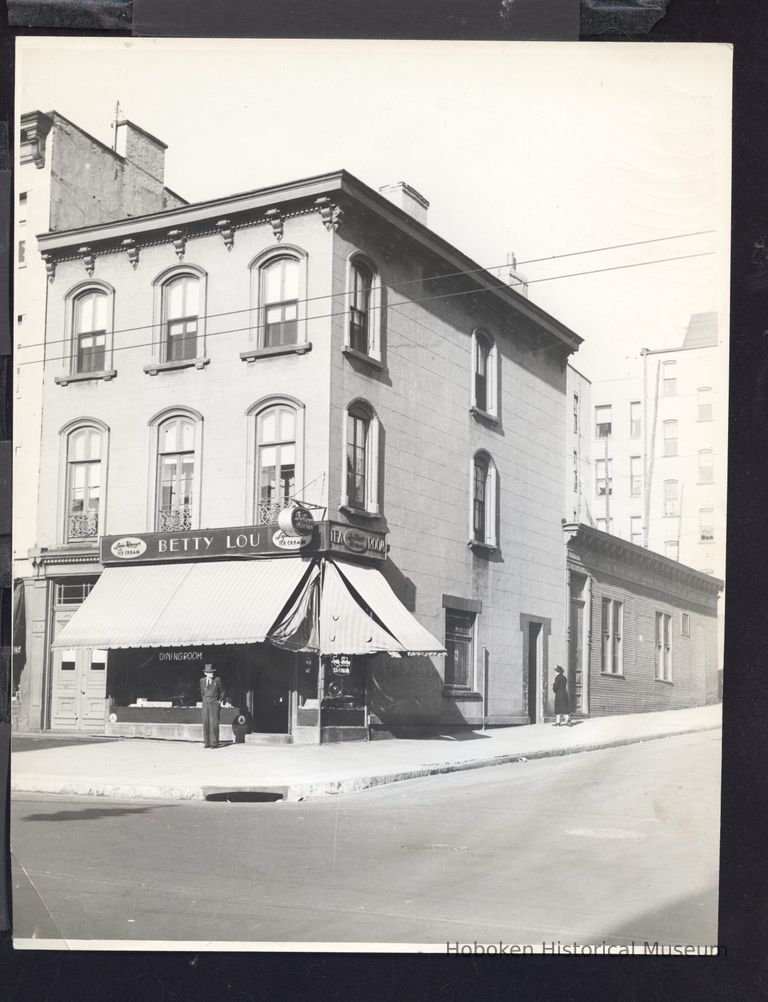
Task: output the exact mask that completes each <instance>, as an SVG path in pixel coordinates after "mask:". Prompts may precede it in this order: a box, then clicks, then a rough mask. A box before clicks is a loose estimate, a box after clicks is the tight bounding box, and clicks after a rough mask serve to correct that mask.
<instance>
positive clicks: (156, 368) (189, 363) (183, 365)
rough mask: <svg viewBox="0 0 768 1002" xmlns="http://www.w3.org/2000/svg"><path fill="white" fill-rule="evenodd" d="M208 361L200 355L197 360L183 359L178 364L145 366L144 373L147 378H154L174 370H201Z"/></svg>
mask: <svg viewBox="0 0 768 1002" xmlns="http://www.w3.org/2000/svg"><path fill="white" fill-rule="evenodd" d="M210 361H211V360H210V358H209V357H208V356H207V355H201V356H200V357H199V358H184V359H180V360H179V361H178V362H153V363H152V365H145V366H144V371H145V372H146V373H147V375H148V376H156V375H157V374H158V373H159V372H173V371H174V370H175V369H192V368H195V369H203V368H205V366H206V365H208V364H209V362H210Z"/></svg>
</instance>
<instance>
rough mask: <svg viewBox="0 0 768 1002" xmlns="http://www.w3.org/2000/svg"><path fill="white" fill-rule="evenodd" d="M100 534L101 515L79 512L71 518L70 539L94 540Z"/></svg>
mask: <svg viewBox="0 0 768 1002" xmlns="http://www.w3.org/2000/svg"><path fill="white" fill-rule="evenodd" d="M98 534H99V513H98V512H97V511H85V512H78V513H77V514H71V515H70V516H69V535H68V538H69V539H94V538H95V537H96V536H98Z"/></svg>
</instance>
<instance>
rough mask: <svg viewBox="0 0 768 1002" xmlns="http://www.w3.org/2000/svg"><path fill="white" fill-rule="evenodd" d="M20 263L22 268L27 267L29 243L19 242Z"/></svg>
mask: <svg viewBox="0 0 768 1002" xmlns="http://www.w3.org/2000/svg"><path fill="white" fill-rule="evenodd" d="M18 262H19V267H20V268H26V267H27V241H26V240H19V256H18Z"/></svg>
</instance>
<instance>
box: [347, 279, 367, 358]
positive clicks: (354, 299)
mask: <svg viewBox="0 0 768 1002" xmlns="http://www.w3.org/2000/svg"><path fill="white" fill-rule="evenodd" d="M350 280H351V285H352V287H351V289H350V295H349V300H350V301H349V346H350V348H352V349H354V351H359V352H361V353H362V354H364V355H367V354H368V352H369V334H370V327H371V315H370V314H371V305H372V302H371V299H372V288H373V275H372V274H371V272H370V269H369V268H367V267H366V266H365V265H364V264H362V263H360V262H356V263H355V264H353V265H352V268H351V274H350Z"/></svg>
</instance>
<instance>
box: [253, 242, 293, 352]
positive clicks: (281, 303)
mask: <svg viewBox="0 0 768 1002" xmlns="http://www.w3.org/2000/svg"><path fill="white" fill-rule="evenodd" d="M261 302H262V311H261V323H262V327H263V332H264V333H263V343H264V347H265V348H275V347H278V346H280V345H284V344H296V343H297V341H298V330H299V262H298V260H297V259H296V258H294V257H279V258H276V259H275V260H273V261H270V262H269V264H266V265H265V266H264V267H263V268H262V269H261Z"/></svg>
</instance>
